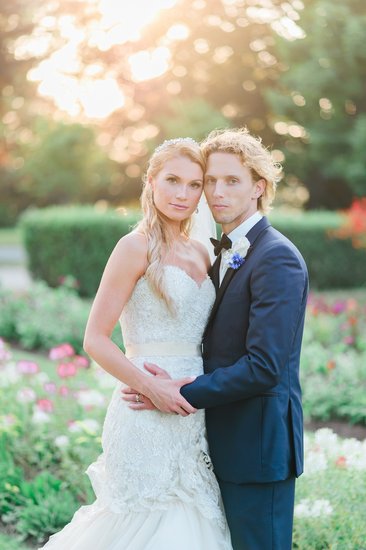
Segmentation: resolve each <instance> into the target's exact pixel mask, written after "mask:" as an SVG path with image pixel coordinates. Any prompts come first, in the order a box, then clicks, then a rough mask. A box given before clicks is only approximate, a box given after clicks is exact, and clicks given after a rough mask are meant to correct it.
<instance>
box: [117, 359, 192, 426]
mask: <svg viewBox="0 0 366 550" xmlns="http://www.w3.org/2000/svg"><path fill="white" fill-rule="evenodd" d="M144 368H145V369H146V370H147V371H148V372H149V373H150V374H152V375H153V376H154V378H155V381H156V382H154V384H152V387H151V388H149V390H150V389H151V392H150V391H149V393H151V395H150V397H151V399H149V397H147V396H146V395H142V394H140V393H138V392H137V391H136V390H135V389H133V388H129V387H127V388H124V389H122V390H121V392H122V394H123V395H122V399H123V400H124V401H127V402H129V407H130V408H131V409H134V410H138V411H144V410H156V409H158V410H160V411H162V412H166V413H175V414H180V415H181V416H188V415H189V414H192V413H195V412H196V410H197V409H195V408H194V407H192V405H191V404H190V403H188V401H186V400H185V399H184V397H183V396H182V395H181V394H180V388H181V387H182V386H184V385H185V384H189V383H190V382H192V381H193V380H194V379H195V377H190V378H184V379H181V380H172V379H171V377H170V375H169V374H168V373H167V372H166V371H165V370H164V369H162V368H160V367H158V365H155V364H153V363H144ZM159 379H160V380H161V381H163V380H164V382H159ZM168 381H169V382H168Z"/></svg>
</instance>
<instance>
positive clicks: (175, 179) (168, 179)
mask: <svg viewBox="0 0 366 550" xmlns="http://www.w3.org/2000/svg"><path fill="white" fill-rule="evenodd" d="M166 181H167V182H169V183H176V181H177V178H173V176H168V177H167V179H166Z"/></svg>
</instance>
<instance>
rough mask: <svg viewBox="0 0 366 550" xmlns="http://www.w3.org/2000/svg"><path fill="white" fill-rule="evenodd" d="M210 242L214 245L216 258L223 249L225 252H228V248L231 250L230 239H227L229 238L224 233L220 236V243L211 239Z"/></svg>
mask: <svg viewBox="0 0 366 550" xmlns="http://www.w3.org/2000/svg"><path fill="white" fill-rule="evenodd" d="M210 241H211V242H212V244H213V245H214V254H215V256H218V255H219V254H220V252H221V250H222V249H223V248H225V250H228V249H229V248H231V245H232V242H231V239H229V237H228V236H227V235H226V233H223V234H222V235H221V240H220V241H218V240H217V239H213V238H211V239H210Z"/></svg>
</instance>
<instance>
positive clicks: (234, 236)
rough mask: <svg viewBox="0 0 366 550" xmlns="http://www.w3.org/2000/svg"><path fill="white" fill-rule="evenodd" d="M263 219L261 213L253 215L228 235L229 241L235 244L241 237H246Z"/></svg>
mask: <svg viewBox="0 0 366 550" xmlns="http://www.w3.org/2000/svg"><path fill="white" fill-rule="evenodd" d="M262 218H263V216H262V214H261V213H260V212H258V211H257V212H255V213H254V214H252V215H251V216H250V217H249V218H248V219H246V220H244V221H243V223H241V224H240V225H238V227H235V229H233V230H232V231H230V233H228V237H229V239H231V242H235V241H237V240H238V239H240V238H241V237H245V236H246V235H247V233H249V231H250V230H251V229H252V227H254V226H255V224H256V223H258V222H259V220H261V219H262Z"/></svg>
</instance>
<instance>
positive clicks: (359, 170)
mask: <svg viewBox="0 0 366 550" xmlns="http://www.w3.org/2000/svg"><path fill="white" fill-rule="evenodd" d="M300 24H301V27H302V28H303V29H304V30H305V33H306V37H305V38H304V39H302V40H297V41H295V42H293V43H292V44H291V46H289V44H288V42H286V41H285V40H281V39H277V51H278V56H279V58H280V59H281V60H282V63H283V64H284V70H283V73H282V75H281V77H280V78H279V80H278V81H277V85H276V87H275V88H274V89H272V90H271V89H269V90H268V91H267V97H268V99H269V103H270V105H271V106H272V109H273V112H274V115H273V116H274V118H275V120H274V126H275V128H276V122H277V128H280V131H281V133H282V134H283V138H282V146H283V147H284V152H285V155H286V165H285V169H286V172H287V177H288V178H291V177H296V178H300V179H301V180H303V182H304V183H305V185H306V187H307V188H308V189H309V191H310V199H309V202H308V204H307V206H308V208H314V207H315V208H319V207H324V208H330V209H334V208H345V207H348V206H349V205H350V204H351V201H352V196H364V195H366V179H365V174H366V156H365V154H364V151H365V150H366V95H365V84H366V49H365V46H364V42H365V26H366V12H365V2H364V1H363V0H347V1H345V2H333V1H332V0H311V1H309V2H306V8H305V9H304V10H303V12H302V15H301V21H300ZM278 122H280V125H279V124H278ZM281 122H282V123H285V124H282V127H281ZM291 134H292V135H291Z"/></svg>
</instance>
